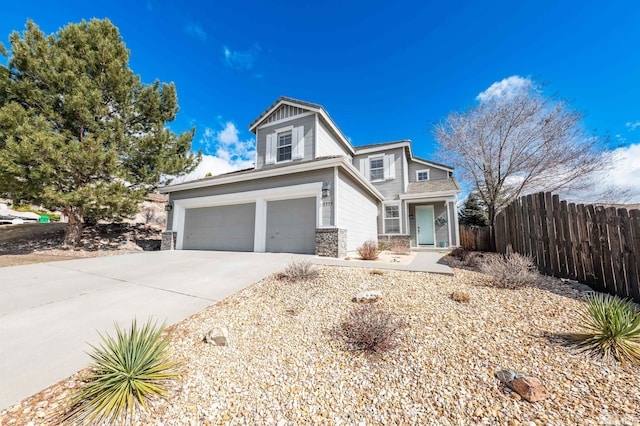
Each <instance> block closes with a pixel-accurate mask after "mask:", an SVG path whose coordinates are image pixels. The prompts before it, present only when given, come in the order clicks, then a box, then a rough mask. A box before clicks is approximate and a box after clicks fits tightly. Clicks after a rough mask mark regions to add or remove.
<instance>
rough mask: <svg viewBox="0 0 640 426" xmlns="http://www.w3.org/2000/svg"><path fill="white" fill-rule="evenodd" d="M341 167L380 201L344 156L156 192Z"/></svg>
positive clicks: (159, 189)
mask: <svg viewBox="0 0 640 426" xmlns="http://www.w3.org/2000/svg"><path fill="white" fill-rule="evenodd" d="M336 166H339V167H342V168H343V169H345V170H346V171H347V172H348V173H349V174H350V175H351V176H352V177H353V178H355V179H356V180H357V181H358V182H360V183H361V184H362V186H363V187H365V188H366V189H367V190H368V191H369V192H370V193H371V194H372V195H373V196H374V197H375V198H377V199H378V200H380V201H382V200H384V196H383V195H382V194H381V193H380V192H379V191H378V190H377V189H376V188H375V187H374V186H373V185H372V184H371V183H370V182H369V181H367V180H366V179H364V177H362V176H361V175H360V172H358V170H357V169H356V168H355V167H354V166H353V165H352V164H351V163H350V162H349V161H348V159H347V158H345V157H335V158H327V159H326V160H320V161H318V162H315V163H304V164H299V165H291V166H287V167H282V168H277V169H266V170H259V171H256V172H254V173H247V174H242V175H231V176H225V177H220V178H212V179H206V180H197V181H191V182H184V183H178V184H175V185H167V186H163V187H161V188H158V192H159V193H161V194H170V193H172V192H178V191H186V190H189V189H198V188H206V187H210V186H219V185H226V184H230V183H236V182H244V181H247V180H254V179H262V178H268V177H274V176H282V175H287V174H292V173H302V172H306V171H312V170H318V169H324V168H329V167H336Z"/></svg>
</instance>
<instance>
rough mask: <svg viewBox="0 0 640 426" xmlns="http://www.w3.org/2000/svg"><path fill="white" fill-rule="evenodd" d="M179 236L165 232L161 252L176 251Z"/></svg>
mask: <svg viewBox="0 0 640 426" xmlns="http://www.w3.org/2000/svg"><path fill="white" fill-rule="evenodd" d="M177 236H178V233H177V232H174V231H164V232H163V233H162V242H161V243H160V250H175V249H176V237H177Z"/></svg>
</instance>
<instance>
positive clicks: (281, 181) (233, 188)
mask: <svg viewBox="0 0 640 426" xmlns="http://www.w3.org/2000/svg"><path fill="white" fill-rule="evenodd" d="M314 182H327V183H329V184H330V185H331V187H333V185H334V184H333V168H330V169H325V170H313V171H310V172H302V173H295V174H289V175H283V176H274V177H270V178H264V179H257V180H248V181H244V182H236V183H230V184H226V185H219V186H209V187H205V188H195V189H187V190H184V191H176V192H172V193H170V194H169V200H170V201H175V200H184V199H188V198H197V197H208V196H211V195H225V194H236V193H240V192H247V191H256V190H263V189H271V188H280V187H283V186H290V185H301V184H305V183H314ZM292 196H295V194H292ZM332 196H333V195H332ZM323 201H324V200H323ZM331 201H333V200H331ZM321 225H322V226H333V225H334V219H333V203H325V202H323V203H322V223H321ZM172 226H173V212H169V215H168V217H167V229H172Z"/></svg>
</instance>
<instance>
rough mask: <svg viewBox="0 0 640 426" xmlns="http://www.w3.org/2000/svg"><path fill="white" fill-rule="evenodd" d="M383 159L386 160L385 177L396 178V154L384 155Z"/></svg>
mask: <svg viewBox="0 0 640 426" xmlns="http://www.w3.org/2000/svg"><path fill="white" fill-rule="evenodd" d="M385 160H386V167H385V175H386V176H385V178H386V179H395V178H396V156H395V155H393V154H389V155H385Z"/></svg>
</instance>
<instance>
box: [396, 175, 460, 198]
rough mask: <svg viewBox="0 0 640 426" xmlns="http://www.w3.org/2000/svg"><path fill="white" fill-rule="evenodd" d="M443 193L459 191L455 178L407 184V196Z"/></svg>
mask: <svg viewBox="0 0 640 426" xmlns="http://www.w3.org/2000/svg"><path fill="white" fill-rule="evenodd" d="M444 191H460V185H458V182H457V181H456V179H455V178H447V179H434V180H424V181H420V182H409V185H408V186H407V194H421V193H423V192H444Z"/></svg>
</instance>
